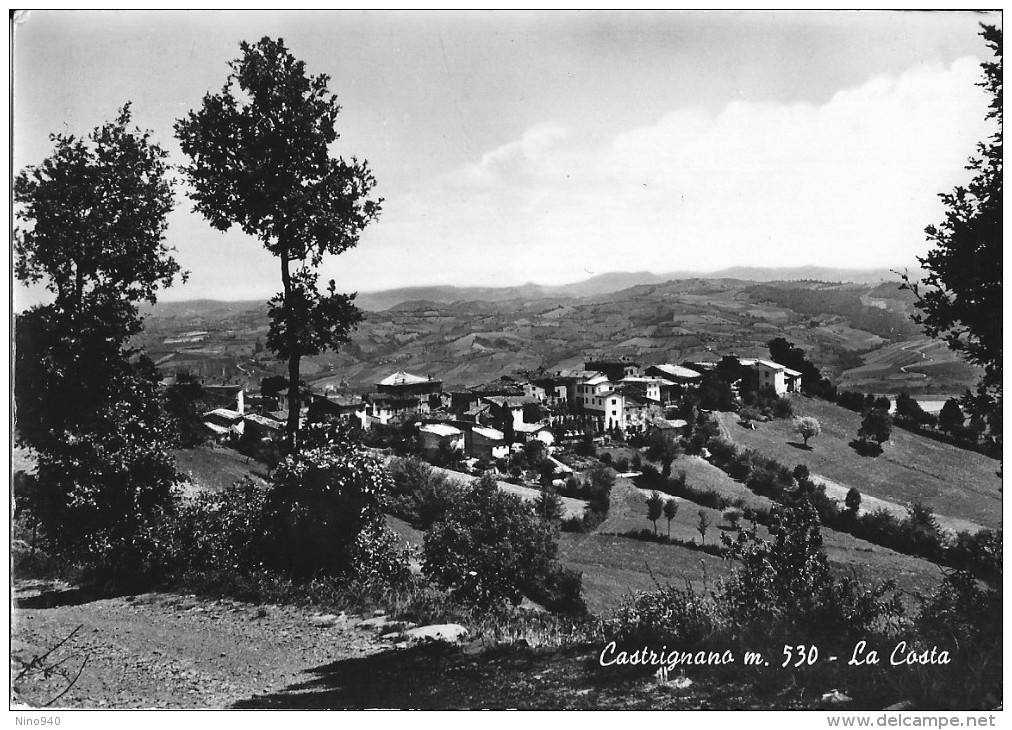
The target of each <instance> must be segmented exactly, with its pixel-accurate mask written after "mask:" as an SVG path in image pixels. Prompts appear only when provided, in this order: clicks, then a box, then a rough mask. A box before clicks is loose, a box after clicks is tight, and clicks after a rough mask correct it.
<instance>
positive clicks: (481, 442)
mask: <svg viewBox="0 0 1012 730" xmlns="http://www.w3.org/2000/svg"><path fill="white" fill-rule="evenodd" d="M464 450H465V451H466V452H467V455H468V456H471V457H473V458H475V459H488V460H489V461H493V460H495V459H502V458H504V457H505V456H507V455H508V454H509V450H510V448H509V445H508V444H507V443H506V434H504V433H503V432H502V431H499V430H498V429H495V428H488V427H485V426H473V427H472V428H471V429H470V430H468V431H465V432H464Z"/></svg>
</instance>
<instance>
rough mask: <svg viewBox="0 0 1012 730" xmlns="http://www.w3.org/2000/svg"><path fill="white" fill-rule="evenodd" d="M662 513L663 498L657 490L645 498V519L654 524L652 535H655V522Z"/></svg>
mask: <svg viewBox="0 0 1012 730" xmlns="http://www.w3.org/2000/svg"><path fill="white" fill-rule="evenodd" d="M663 512H664V497H662V496H661V493H660V492H658V491H657V490H654V491H653V492H651V493H650V496H649V497H647V519H648V520H650V521H651V522H653V523H654V534H655V535H656V534H657V520H659V519H660V518H661V515H662V514H663Z"/></svg>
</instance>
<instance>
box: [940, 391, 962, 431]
mask: <svg viewBox="0 0 1012 730" xmlns="http://www.w3.org/2000/svg"><path fill="white" fill-rule="evenodd" d="M965 420H966V416H965V415H964V414H963V409H962V408H960V407H959V401H957V400H956V399H955V398H949V400H947V401H945V404H944V405H943V406H942V410H941V412H940V413H939V414H938V425H939V426H941V428H942V429H943V430H945V431H952V430H953V429H955V428H957V427H959V426H962V425H963V422H964V421H965Z"/></svg>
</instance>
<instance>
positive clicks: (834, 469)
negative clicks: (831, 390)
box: [720, 396, 1002, 527]
mask: <svg viewBox="0 0 1012 730" xmlns="http://www.w3.org/2000/svg"><path fill="white" fill-rule="evenodd" d="M793 403H794V411H795V414H797V415H800V416H813V417H815V418H816V419H818V421H819V423H820V424H821V426H822V433H821V435H819V436H817V437H816V438H813V439H812V440H811V441H810V442H809V445H810V446H811V450H805V449H803V448H801V438H800V437H799V436H798V435H797V434H796V433H795V432H794V428H793V424H792V423H791V421H789V420H784V421H772V422H769V423H762V424H759V425H758V428H757V429H756V430H754V431H752V430H749V429H746V428H742V427H741V426H739V425H738V423H737V419H736V418H735V417H734V416H733V415H729V414H720V418H721V421H722V422H723V424H724V426H725V427H726V429H727V433H728V434H729V435H730V436H731V438H732V439H733V440H734V441H735V442H736V443H738V444H740V445H742V446H745V447H748V448H752V449H756V450H757V451H759V452H761V453H763V454H765V455H767V456H770V457H773V458H775V459H777V460H778V461H780V462H781V463H783V464H786V465H788V466H791V467H793V466H794V465H796V464H806V465H807V466H808V468H809V469H810V470H811V471H812V473H813V474H817V475H821V476H824V477H826V478H828V479H830V480H832V481H833V482H836V483H838V484H840V485H842V486H844V487H846V488H850V487H856V488H857V489H858V490H859V491H860V492H861V494H863V495H864V494H867V495H870V496H873V497H878V498H880V499H884V500H889V501H892V502H896V503H898V504H900V505H903V506H909V505H912V504H914V503H915V502H922V503H923V504H926V505H928V506H929V507H931V508H932V509H933V510H934V511H935V512H936V513H937V514H939V515H945V516H949V517H954V518H962V519H964V520H969V521H971V522H974V523H977V524H979V525H983V526H985V527H998V526H1000V525H1001V499H1002V493H1001V485H1002V482H1001V478H1000V477H999V476H998V470H999V469H1000V466H1001V465H1000V463H999V462H998V461H995V460H994V459H990V458H988V457H986V456H983V455H981V454H977V453H975V452H972V451H966V450H964V449H959V448H956V447H954V446H950V445H948V444H943V443H939V442H937V441H932V440H931V439H926V438H923V437H921V436H917V435H915V434H912V433H910V432H908V431H904V430H902V429H898V428H894V429H893V431H892V438H891V439H890V441H888V442H887V443H885V444H883V446H884V451H883V453H882V454H881V455H879V456H875V457H866V456H860V455H858V453H857V452H856V451H855V450H854V449H853V448H852V447H851V446H850V442H851V441H852V440H853V439H855V438H856V436H857V431H858V428H860V425H861V415H860V414H858V413H854V412H853V411H849V410H847V409H845V408H840V407H839V406H836V405H833V404H832V403H827V402H825V401H822V400H818V399H814V398H806V397H801V396H797V397H795V398H794V399H793Z"/></svg>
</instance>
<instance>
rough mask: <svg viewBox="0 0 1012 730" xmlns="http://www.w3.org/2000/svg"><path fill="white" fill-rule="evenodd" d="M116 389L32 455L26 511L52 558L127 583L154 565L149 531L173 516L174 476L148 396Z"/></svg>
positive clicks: (140, 387)
mask: <svg viewBox="0 0 1012 730" xmlns="http://www.w3.org/2000/svg"><path fill="white" fill-rule="evenodd" d="M120 385H121V392H120V399H119V400H117V401H115V402H113V403H111V404H109V405H108V406H106V407H105V408H103V409H102V411H101V413H99V414H97V415H96V416H95V417H94V419H93V420H92V422H91V423H90V424H89V425H88V427H87V428H86V429H81V430H77V429H75V430H74V431H66V432H64V433H63V434H62V438H61V439H58V440H55V441H58V443H55V442H54V443H52V444H49V446H48V447H47V448H46V449H42V450H39V452H38V463H37V468H36V475H35V478H34V486H33V488H32V489H31V490H30V492H29V493H28V497H29V498H28V500H27V505H26V507H27V509H28V510H29V511H30V513H31V517H32V518H33V519H35V520H37V521H38V523H39V525H40V526H41V527H42V529H43V531H44V534H45V536H46V540H47V543H48V545H47V547H48V550H49V551H50V552H51V553H52V554H53V555H54V556H58V557H61V558H64V559H67V560H69V561H71V562H74V563H76V564H79V565H83V566H89V567H91V568H92V569H94V570H95V571H97V572H98V573H100V574H101V575H102V577H103V579H108V580H111V581H113V582H124V581H125V582H127V583H129V582H133V581H137V580H143V579H144V577H145V576H146V574H147V573H148V572H149V571H150V570H151V569H152V568H153V564H154V563H157V562H158V557H157V552H158V550H159V548H158V546H157V545H156V544H155V543H153V540H154V532H153V531H154V529H155V528H156V527H157V526H158V525H159V524H161V523H163V522H164V521H165V520H166V519H167V518H168V517H169V516H171V514H172V512H173V509H174V490H175V487H176V485H177V484H178V482H179V475H178V473H177V472H176V470H175V466H174V463H173V460H172V457H171V456H170V454H169V451H168V447H169V434H168V431H167V430H166V429H165V428H164V425H163V424H161V423H160V422H159V421H158V420H157V417H156V415H157V404H156V403H154V402H153V401H152V402H149V401H148V400H146V396H150V395H151V394H150V393H148V392H147V391H146V390H145V389H144V384H142V383H139V382H136V381H124V382H123V383H121V384H120Z"/></svg>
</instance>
